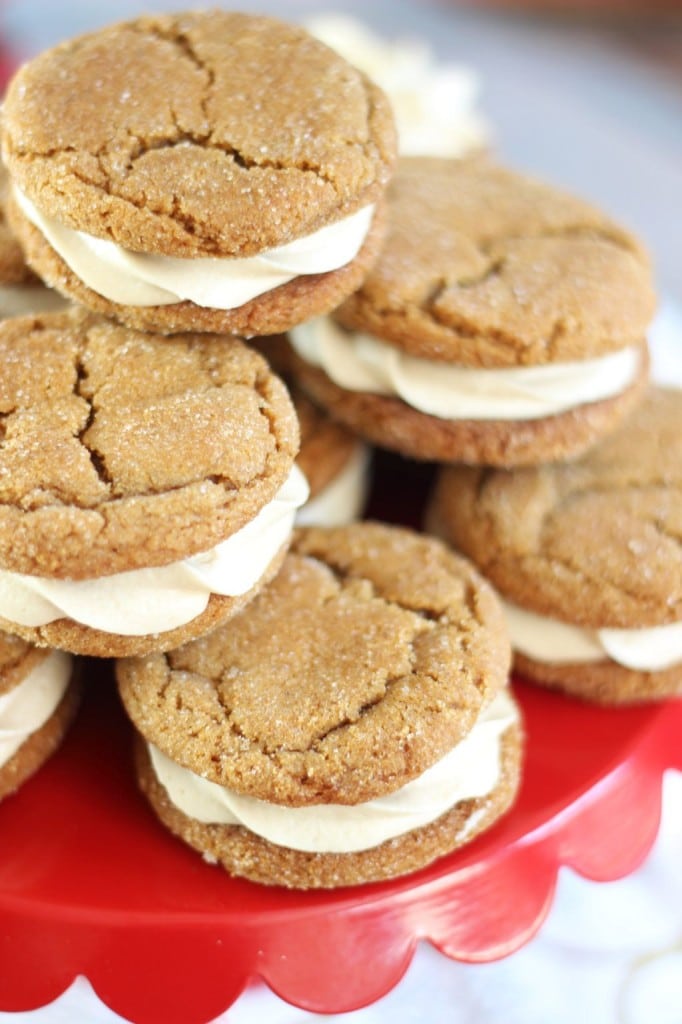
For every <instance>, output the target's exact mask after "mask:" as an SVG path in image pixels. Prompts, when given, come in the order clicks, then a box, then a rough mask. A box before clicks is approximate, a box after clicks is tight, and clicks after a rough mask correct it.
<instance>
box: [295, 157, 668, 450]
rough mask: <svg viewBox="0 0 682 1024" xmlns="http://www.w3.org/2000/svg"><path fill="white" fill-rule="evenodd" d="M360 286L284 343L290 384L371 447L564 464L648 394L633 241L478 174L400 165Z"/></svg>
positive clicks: (644, 305) (644, 291)
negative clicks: (380, 243)
mask: <svg viewBox="0 0 682 1024" xmlns="http://www.w3.org/2000/svg"><path fill="white" fill-rule="evenodd" d="M389 215H390V230H389V234H388V237H387V240H386V243H385V245H384V247H383V249H382V254H381V257H380V259H379V261H378V262H377V264H376V265H375V267H374V268H373V270H372V271H371V272H370V274H369V275H368V277H367V278H366V280H365V282H364V283H363V285H362V286H361V287H360V288H359V289H358V291H356V292H355V293H354V294H353V295H352V296H351V297H350V298H349V299H347V300H346V301H345V302H344V303H342V304H341V306H340V307H339V308H338V309H337V310H335V311H334V313H333V314H332V316H330V317H321V318H316V319H314V320H312V321H311V322H308V323H305V324H301V325H300V326H298V327H296V328H294V329H293V330H292V331H291V332H290V335H289V337H290V341H291V344H292V346H293V348H294V350H295V352H296V355H297V359H296V361H295V366H294V372H295V375H296V378H297V380H298V382H299V384H300V385H301V386H302V387H303V388H304V389H305V390H306V391H307V392H308V394H309V395H310V396H311V397H312V398H313V399H314V400H315V401H316V402H318V403H319V404H320V405H321V406H323V407H324V408H326V409H327V410H328V411H329V412H330V413H331V414H332V416H333V417H334V418H336V419H338V420H339V421H341V422H343V423H345V424H346V425H348V426H349V427H350V428H351V429H353V430H354V431H356V432H357V433H359V434H360V435H361V436H363V437H365V438H367V439H368V440H370V441H372V442H373V443H375V444H377V445H379V446H381V447H385V448H390V449H393V450H395V451H398V452H400V453H402V454H403V455H407V456H410V457H412V458H418V459H425V460H432V461H436V462H466V463H473V464H485V465H498V466H516V465H524V464H535V463H539V462H543V461H548V460H554V459H563V458H568V457H574V456H576V455H578V454H579V453H580V452H582V451H583V450H586V449H587V448H588V447H589V446H590V445H591V444H593V443H595V442H596V441H597V440H598V439H599V438H600V437H601V436H602V435H604V434H606V433H608V431H610V430H613V429H614V428H615V427H616V426H617V424H618V423H619V422H620V420H621V419H622V418H623V417H624V415H625V414H626V413H627V412H629V411H630V410H631V409H632V408H633V407H634V406H635V404H636V403H637V401H639V399H640V398H641V396H642V394H643V390H644V386H645V383H646V379H647V367H648V358H647V348H646V341H645V333H646V329H647V325H648V323H649V320H650V318H651V316H652V312H653V308H654V295H653V291H652V285H651V274H650V270H649V266H648V262H647V258H646V256H645V255H644V253H643V252H642V249H641V247H640V245H639V243H638V242H637V241H636V240H635V239H634V238H633V237H632V236H631V235H629V234H628V233H627V232H626V231H624V230H623V229H622V228H620V227H619V226H618V225H616V224H614V223H612V222H611V221H610V220H608V219H607V218H606V217H605V216H604V215H603V214H601V213H600V212H599V211H598V210H595V209H593V208H592V207H591V206H588V205H587V204H586V203H584V202H582V201H580V200H578V199H574V198H572V197H570V196H567V195H564V194H563V193H561V192H558V191H557V190H555V189H554V188H551V187H549V186H547V185H544V184H541V183H539V182H536V181H533V180H531V179H528V178H526V177H523V176H522V175H519V174H516V173H514V172H512V171H509V170H506V169H504V168H501V167H497V166H495V165H493V164H492V163H490V162H488V161H487V160H484V159H482V158H480V159H471V160H462V161H447V160H440V159H437V158H428V157H423V158H416V157H415V158H403V159H401V161H400V162H399V166H398V170H397V173H396V176H395V178H394V179H393V181H392V183H391V186H390V187H389Z"/></svg>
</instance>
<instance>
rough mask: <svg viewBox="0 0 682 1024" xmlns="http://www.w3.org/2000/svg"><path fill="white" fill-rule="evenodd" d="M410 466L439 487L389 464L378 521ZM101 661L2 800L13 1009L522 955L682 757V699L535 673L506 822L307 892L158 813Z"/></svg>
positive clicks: (353, 997) (172, 1015) (630, 834)
mask: <svg viewBox="0 0 682 1024" xmlns="http://www.w3.org/2000/svg"><path fill="white" fill-rule="evenodd" d="M396 473H397V474H398V475H399V477H400V478H401V479H403V477H404V480H403V482H404V484H405V486H406V487H407V489H408V491H410V490H413V493H417V492H419V491H421V492H422V493H423V491H424V489H425V487H426V486H427V484H428V479H427V474H426V471H425V469H424V468H417V469H408V468H406V467H405V465H404V464H400V463H398V462H395V461H394V462H391V461H390V460H389V462H388V463H387V464H386V465H384V466H383V467H380V473H379V476H378V478H377V490H376V491H375V496H374V500H373V506H372V511H373V513H374V514H375V515H377V516H379V515H381V516H382V517H383V518H387V519H391V518H400V519H403V518H405V517H403V516H402V515H401V516H397V515H394V514H393V512H394V510H395V509H396V508H397V507H398V505H399V503H396V502H395V500H394V495H395V494H396V489H395V488H396V484H397V481H396V479H395V474H396ZM415 473H416V477H414V476H413V475H411V474H415ZM392 474H393V475H392ZM384 485H385V486H384ZM408 518H410V519H411V520H412V521H413V522H416V519H417V515H416V513H415V515H414V516H409V517H408ZM85 676H86V697H85V701H84V706H83V709H82V713H81V715H80V717H79V719H78V720H77V722H76V725H75V727H74V729H73V731H72V732H71V734H70V735H69V737H68V738H67V741H66V742H65V744H64V746H63V747H62V749H61V750H60V751H59V752H58V753H57V755H56V756H55V757H54V758H53V759H52V761H50V762H49V763H48V764H47V765H46V766H45V767H44V768H43V770H42V771H41V772H40V773H38V774H37V775H36V776H35V777H34V778H33V779H32V780H30V781H29V782H28V783H27V784H26V785H25V786H24V787H23V788H22V789H21V790H20V792H19V793H18V794H16V795H15V796H14V797H12V798H9V799H7V800H5V801H4V802H3V803H2V804H0V837H2V857H0V1009H2V1010H10V1011H11V1010H21V1009H30V1008H33V1007H36V1006H41V1005H44V1004H45V1003H48V1002H50V1001H51V1000H53V999H54V998H56V996H57V995H58V994H59V993H61V992H62V991H63V990H64V989H65V988H67V987H68V985H69V984H70V983H71V981H72V980H73V979H74V977H75V976H76V975H78V974H84V975H86V976H87V977H88V978H89V979H90V981H91V982H92V984H93V986H94V988H95V990H96V991H97V993H98V994H99V996H100V998H101V999H102V1000H103V1001H104V1002H105V1003H106V1004H107V1005H108V1006H110V1007H111V1008H112V1009H114V1010H115V1011H117V1012H118V1013H120V1014H122V1015H123V1016H124V1017H127V1018H129V1019H131V1020H134V1021H136V1022H137V1024H181V1022H182V1024H201V1022H205V1021H209V1020H211V1019H213V1018H214V1017H216V1016H217V1015H218V1014H220V1013H221V1012H222V1011H223V1010H224V1009H225V1008H226V1007H227V1006H229V1005H230V1003H231V1002H233V1001H234V999H236V998H237V996H238V995H239V993H240V992H241V990H242V989H243V987H244V986H245V985H246V984H247V983H248V981H249V980H250V979H253V978H256V977H260V978H262V979H264V980H265V981H266V982H267V983H268V984H269V985H270V986H271V987H272V988H273V989H274V990H275V991H276V992H277V993H279V994H280V995H281V996H283V997H284V998H285V999H288V1000H290V1001H291V1002H293V1003H295V1004H297V1005H299V1006H302V1007H305V1008H308V1009H311V1010H318V1011H326V1012H341V1011H344V1010H351V1009H354V1008H357V1007H359V1006H361V1005H364V1004H367V1003H369V1002H372V1001H373V1000H375V999H377V998H379V997H380V996H382V995H383V994H384V993H385V992H386V991H388V990H389V989H390V988H391V987H392V986H393V985H394V984H395V983H396V982H397V981H398V979H399V978H400V976H401V975H402V973H403V971H404V970H405V968H406V967H407V965H408V963H409V961H410V958H411V955H412V952H413V950H414V948H415V945H416V943H417V941H418V940H419V939H428V940H430V941H431V942H432V943H434V944H435V945H436V946H437V947H438V948H439V949H441V950H442V951H443V952H444V953H445V954H446V955H448V956H450V957H453V958H456V959H461V960H471V961H476V960H490V959H495V958H498V957H502V956H505V955H506V954H508V953H510V952H512V951H513V950H514V949H516V948H518V947H519V946H521V945H522V944H523V943H524V942H526V941H527V940H528V939H529V938H530V937H531V936H532V935H533V933H534V932H535V931H536V930H537V928H538V927H539V926H540V924H541V922H542V920H543V918H544V916H545V914H546V912H547V909H548V907H549V905H550V903H551V900H552V895H553V891H554V886H555V882H556V876H557V871H558V869H559V867H560V866H561V865H570V866H572V867H574V868H575V869H576V870H577V871H579V872H581V873H582V874H584V875H587V876H588V877H590V878H593V879H602V880H605V879H613V878H617V877H619V876H621V875H624V874H626V873H628V872H629V871H631V870H633V869H634V868H635V867H636V866H637V865H638V864H639V862H640V861H641V859H642V858H643V857H644V855H645V854H646V852H647V851H648V849H649V847H650V845H651V843H652V842H653V840H654V838H655V835H656V831H657V828H658V822H659V815H660V789H661V775H662V773H663V771H664V770H665V769H666V768H668V767H677V768H679V769H682V701H676V702H669V703H668V704H662V705H651V706H645V707H639V708H624V709H618V710H606V709H601V708H596V707H591V706H590V705H587V704H582V703H580V702H578V701H574V700H570V699H567V698H564V697H562V696H560V695H556V694H552V693H550V692H546V691H543V690H541V689H535V688H532V687H530V686H528V685H525V684H523V683H517V684H516V691H517V695H518V697H519V699H520V702H521V705H522V708H523V712H524V717H525V726H526V732H527V739H528V748H527V758H526V768H525V775H524V781H523V785H522V789H521V793H520V797H519V800H518V802H517V804H516V806H515V808H514V809H513V810H512V811H511V812H510V813H509V814H508V816H507V817H506V818H504V819H503V820H502V821H501V822H499V824H498V825H497V826H496V827H495V828H493V829H492V830H491V831H490V832H488V833H487V834H485V835H483V836H481V837H480V838H479V839H477V840H475V841H474V842H473V843H471V844H470V845H469V846H468V847H465V848H464V849H463V850H461V851H459V852H458V853H455V854H452V855H451V856H449V857H445V858H443V859H442V860H440V861H438V862H437V863H436V864H434V865H432V866H431V867H429V868H427V869H425V870H423V871H421V872H419V873H418V874H415V875H412V876H409V877H407V878H403V879H399V880H396V881H394V882H387V883H382V884H375V885H370V886H365V887H359V888H355V889H342V890H337V891H333V892H311V893H300V892H289V891H286V890H283V889H277V888H266V887H259V886H257V885H253V884H251V883H249V882H246V881H239V880H236V879H231V878H229V877H228V876H226V875H225V874H224V873H223V872H222V870H221V869H219V868H216V867H213V866H210V865H208V864H205V863H204V862H203V861H202V860H201V858H199V857H198V856H197V855H196V854H195V853H194V852H193V851H191V850H190V849H189V848H188V847H186V846H184V845H183V844H182V843H181V842H180V841H178V840H176V839H174V838H173V837H172V836H171V835H170V834H168V833H167V832H166V831H165V830H164V829H163V828H162V827H161V825H159V824H158V823H157V821H156V819H155V818H154V816H153V815H152V813H151V811H150V810H149V809H148V807H147V805H146V804H145V802H144V801H143V799H142V797H141V796H140V795H139V794H138V792H137V790H136V787H135V782H134V779H133V772H132V765H131V760H130V737H131V733H130V728H129V726H128V724H127V723H126V721H125V720H124V717H123V714H122V711H121V709H120V707H119V705H118V702H117V699H116V696H115V693H114V688H113V683H112V679H111V669H110V666H109V665H108V664H107V663H101V662H100V663H97V662H89V663H86V666H85Z"/></svg>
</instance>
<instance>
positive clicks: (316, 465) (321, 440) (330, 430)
mask: <svg viewBox="0 0 682 1024" xmlns="http://www.w3.org/2000/svg"><path fill="white" fill-rule="evenodd" d="M291 397H292V401H293V403H294V408H295V409H296V415H297V416H298V423H299V426H300V429H301V450H300V452H299V453H298V457H297V459H296V465H297V466H298V468H299V469H300V470H301V471H302V472H303V474H304V476H305V478H306V480H307V481H308V484H309V485H310V497H311V498H314V497H315V496H316V495H317V494H319V493H320V491H323V490H324V489H325V487H326V486H327V485H328V484H330V483H331V482H332V480H334V479H335V478H336V477H337V476H338V475H339V473H341V472H343V470H344V468H345V466H347V465H348V462H349V460H350V459H351V458H352V456H353V455H354V453H355V452H356V450H357V447H358V444H360V443H361V442H360V440H359V438H358V437H357V435H356V434H352V433H351V432H350V431H349V430H346V428H345V427H342V426H341V424H340V423H335V422H334V420H331V419H329V417H328V416H326V415H325V414H324V413H323V412H322V411H321V410H320V409H318V408H317V406H315V405H313V403H312V402H311V401H310V399H309V398H307V397H306V395H304V394H303V392H301V391H299V390H298V389H294V390H292V392H291Z"/></svg>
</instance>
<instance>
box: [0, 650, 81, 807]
mask: <svg viewBox="0 0 682 1024" xmlns="http://www.w3.org/2000/svg"><path fill="white" fill-rule="evenodd" d="M79 694H80V687H79V684H78V682H77V680H76V677H75V676H74V673H73V658H72V657H71V655H70V654H67V653H66V652H64V651H45V650H39V649H38V648H36V647H34V646H33V645H32V644H29V643H26V641H25V640H20V639H19V637H16V636H8V635H7V634H5V633H0V800H3V799H4V798H5V797H6V796H9V794H10V793H14V792H15V790H17V789H18V788H19V786H21V785H22V784H23V783H24V782H25V781H26V780H27V779H28V778H29V777H30V776H31V775H33V774H34V772H36V771H37V770H38V769H39V768H40V767H41V765H43V764H44V763H45V761H47V759H48V758H49V757H50V756H51V755H52V754H53V753H54V751H55V750H56V749H57V748H58V747H59V745H60V743H61V742H62V739H63V738H64V735H65V734H66V731H67V729H68V727H69V725H70V724H71V721H72V719H73V717H74V715H75V713H76V710H77V707H78V702H79Z"/></svg>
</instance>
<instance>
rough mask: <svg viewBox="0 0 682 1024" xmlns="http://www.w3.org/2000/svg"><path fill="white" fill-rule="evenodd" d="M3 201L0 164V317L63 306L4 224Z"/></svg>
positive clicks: (4, 191)
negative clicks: (32, 268)
mask: <svg viewBox="0 0 682 1024" xmlns="http://www.w3.org/2000/svg"><path fill="white" fill-rule="evenodd" d="M6 202H7V172H6V171H5V169H4V167H3V166H2V164H0V319H4V318H5V317H8V316H20V315H21V314H22V313H42V312H45V311H46V310H50V309H63V308H64V307H65V306H66V305H67V300H66V299H65V298H64V297H63V296H62V295H60V294H59V292H56V291H54V290H53V289H52V288H47V287H46V286H45V285H44V284H43V282H42V281H41V280H40V279H39V278H38V277H36V275H35V274H34V273H33V271H32V270H31V269H30V268H29V267H28V266H27V265H26V260H25V259H24V254H23V252H22V249H21V246H20V245H19V243H18V242H17V240H16V238H15V237H14V235H13V234H12V231H11V229H10V226H9V224H8V223H7V215H6V213H5V204H6Z"/></svg>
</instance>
